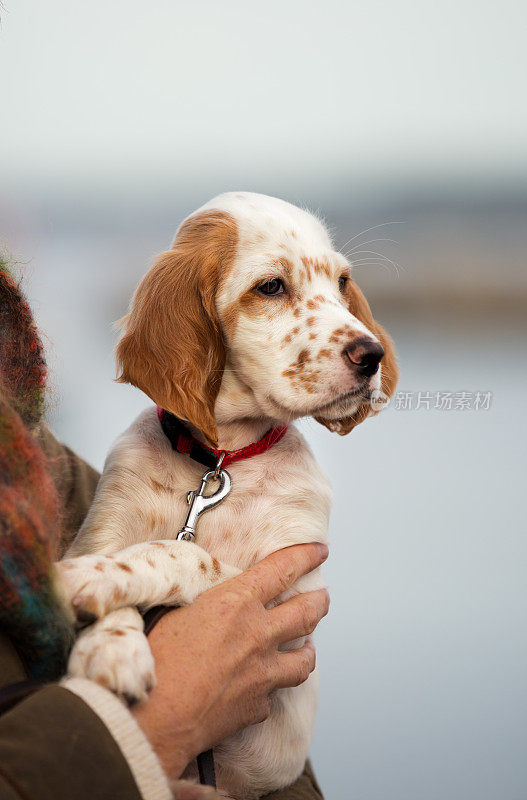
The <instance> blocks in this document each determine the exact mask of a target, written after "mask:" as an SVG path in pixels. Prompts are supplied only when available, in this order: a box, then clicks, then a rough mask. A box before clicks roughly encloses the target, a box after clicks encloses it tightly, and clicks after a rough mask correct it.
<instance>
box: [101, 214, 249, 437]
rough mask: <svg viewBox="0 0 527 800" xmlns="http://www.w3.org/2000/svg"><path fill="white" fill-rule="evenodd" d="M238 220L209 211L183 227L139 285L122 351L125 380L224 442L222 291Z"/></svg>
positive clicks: (119, 356) (119, 362) (120, 346)
mask: <svg viewBox="0 0 527 800" xmlns="http://www.w3.org/2000/svg"><path fill="white" fill-rule="evenodd" d="M236 241H237V229H236V222H235V220H234V218H233V217H231V215H230V214H227V213H225V212H222V211H204V212H201V213H200V214H196V215H194V216H192V217H190V218H189V219H187V220H186V221H185V222H184V223H183V225H182V226H181V227H180V229H179V231H178V233H177V234H176V238H175V240H174V242H173V245H172V249H171V250H168V251H167V252H166V253H162V254H161V255H160V256H159V257H158V259H157V261H156V262H155V264H154V266H153V267H152V268H151V269H150V271H149V272H148V273H147V274H146V275H145V277H144V278H143V280H142V281H141V283H140V284H139V286H138V288H137V290H136V292H135V294H134V297H133V299H132V302H131V305H130V310H129V313H128V314H127V316H126V317H125V318H124V320H123V328H124V332H123V335H122V337H121V339H120V341H119V343H118V345H117V351H116V355H117V367H118V377H117V380H118V381H120V382H121V383H131V384H133V385H134V386H137V387H138V388H139V389H141V390H142V391H143V392H145V394H147V395H148V396H149V397H151V398H152V400H153V401H154V402H155V403H157V405H159V406H161V407H162V408H165V409H166V410H167V411H171V412H172V413H173V414H175V415H176V416H177V417H179V418H181V419H184V420H186V421H188V422H191V423H192V424H193V425H195V426H196V427H197V428H198V429H199V430H200V431H201V432H202V433H203V435H204V436H205V437H206V439H207V441H208V442H209V443H210V444H212V445H213V446H215V447H216V446H217V444H218V441H217V440H218V431H217V427H216V422H215V419H214V404H215V401H216V397H217V395H218V391H219V388H220V384H221V380H222V376H223V369H224V366H225V355H226V353H225V345H224V340H223V334H222V331H221V327H220V322H219V319H218V315H217V312H216V306H215V297H216V289H217V287H218V283H219V280H220V277H221V274H223V275H224V274H225V273H226V271H227V270H228V268H229V265H230V264H231V263H232V261H233V259H234V255H235V250H236Z"/></svg>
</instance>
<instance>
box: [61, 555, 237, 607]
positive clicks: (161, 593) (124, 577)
mask: <svg viewBox="0 0 527 800" xmlns="http://www.w3.org/2000/svg"><path fill="white" fill-rule="evenodd" d="M239 573H240V570H239V569H237V568H236V567H231V566H230V565H229V564H224V563H222V562H220V561H218V559H217V558H214V556H211V555H210V553H207V552H206V551H205V550H203V549H202V548H201V547H198V546H197V545H195V544H193V543H192V542H184V541H174V540H169V539H165V540H160V541H154V542H142V543H141V544H134V545H131V546H130V547H127V548H125V549H124V550H121V551H120V552H118V553H116V554H114V555H87V556H78V557H76V558H66V559H64V560H63V561H59V562H58V563H56V564H55V574H56V577H57V578H58V581H57V583H58V585H59V591H60V593H61V595H62V597H63V599H64V601H65V603H66V606H67V608H69V609H72V610H73V613H74V615H75V616H76V617H77V619H78V620H79V621H81V622H89V621H93V620H94V618H97V617H102V616H104V615H105V614H108V612H109V611H112V610H114V609H117V608H123V607H125V606H137V607H138V608H140V609H141V610H142V611H146V610H147V609H148V608H151V607H152V606H155V605H159V604H161V603H163V604H165V605H188V604H189V603H192V601H193V600H194V599H195V598H196V597H197V596H198V595H199V594H201V593H202V592H204V591H206V589H209V588H210V587H211V586H214V585H215V584H217V583H221V582H222V581H224V580H227V578H231V577H233V576H234V575H238V574H239Z"/></svg>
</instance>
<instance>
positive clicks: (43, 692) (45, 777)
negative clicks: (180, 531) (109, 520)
mask: <svg viewBox="0 0 527 800" xmlns="http://www.w3.org/2000/svg"><path fill="white" fill-rule="evenodd" d="M41 444H42V445H43V448H44V450H45V452H46V454H47V456H48V458H49V465H50V470H51V473H52V475H53V478H54V480H55V483H56V485H57V488H58V491H59V494H60V497H61V499H62V503H63V526H62V527H63V536H62V539H61V541H60V542H59V543H57V558H60V557H61V556H62V555H63V553H64V552H65V551H66V549H67V548H68V546H69V544H70V543H71V541H72V540H73V538H74V536H75V534H76V532H77V530H78V529H79V527H80V525H81V523H82V521H83V519H84V516H85V515H86V512H87V510H88V507H89V505H90V503H91V501H92V498H93V495H94V492H95V487H96V486H97V481H98V479H99V475H98V473H97V472H96V471H95V470H94V469H93V468H92V467H90V466H89V465H88V464H86V463H85V462H84V461H82V460H81V459H80V458H79V457H78V456H76V455H75V454H74V453H73V452H72V451H71V450H70V449H69V448H67V447H65V446H63V445H61V444H60V443H59V442H57V440H56V439H55V438H54V437H53V436H52V435H51V434H50V433H49V432H48V431H43V433H42V436H41ZM26 678H27V673H26V670H25V667H24V664H23V663H22V661H21V659H20V658H19V656H18V654H17V652H16V650H15V648H14V647H13V645H12V644H11V642H10V641H9V640H8V639H7V638H6V637H4V636H2V634H1V633H0V689H1V688H2V687H5V686H9V685H10V684H13V683H16V682H19V681H24V680H25V679H26ZM141 797H142V795H141V793H140V791H139V789H138V786H137V784H136V782H135V780H134V777H133V775H132V772H131V770H130V766H129V763H128V761H127V760H126V759H125V757H124V755H123V753H122V752H121V750H120V748H119V746H118V745H117V743H116V741H115V740H114V738H113V737H112V735H111V734H110V732H109V730H108V729H107V728H106V726H105V725H104V723H103V722H102V720H101V719H100V718H99V716H98V715H97V714H96V713H95V712H94V711H93V710H92V709H91V707H90V706H89V705H87V703H85V702H84V701H83V700H82V699H81V698H80V697H79V696H77V695H76V694H74V693H73V692H72V691H69V690H68V689H66V688H64V687H62V686H60V685H58V684H51V685H49V686H46V687H45V688H42V689H39V690H38V691H37V692H35V693H34V694H32V695H31V696H29V697H27V698H26V699H25V700H23V701H22V702H20V703H19V704H18V705H16V706H15V707H14V708H12V709H11V710H10V711H7V712H5V713H4V714H2V715H1V716H0V800H70V799H73V800H94V799H95V800H141ZM267 797H268V798H269V800H271V798H272V800H322V794H321V792H320V789H319V787H318V785H317V782H316V780H315V777H314V776H313V773H312V771H311V768H310V765H309V763H308V764H306V768H305V771H304V773H303V774H302V775H301V776H300V778H299V779H298V780H297V781H296V783H295V784H294V785H293V786H290V787H289V788H287V789H283V790H281V791H278V792H273V793H271V794H270V795H267Z"/></svg>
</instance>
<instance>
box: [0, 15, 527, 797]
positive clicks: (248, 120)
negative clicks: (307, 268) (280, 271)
mask: <svg viewBox="0 0 527 800" xmlns="http://www.w3.org/2000/svg"><path fill="white" fill-rule="evenodd" d="M3 5H4V8H3V12H2V22H1V28H0V74H1V75H2V124H1V142H2V146H1V148H0V176H1V179H0V237H1V240H2V243H3V245H4V247H5V249H6V250H7V251H8V252H10V253H11V254H12V256H13V257H14V258H15V259H16V260H17V261H18V262H19V264H18V269H19V272H20V274H21V275H22V276H23V280H24V285H25V289H26V292H27V293H28V295H29V298H30V300H31V303H32V306H33V308H34V310H35V313H36V317H37V321H38V323H39V325H40V327H41V329H42V331H43V332H44V334H45V341H46V346H47V352H48V359H49V364H50V370H51V377H50V384H51V395H50V407H49V417H50V421H51V424H52V425H53V427H54V428H55V430H56V431H57V432H58V434H59V435H60V436H61V437H62V438H63V440H64V441H66V442H67V443H68V444H70V445H71V446H73V447H74V448H76V449H77V450H78V451H79V452H80V453H81V454H82V455H84V456H85V457H86V458H88V459H89V460H90V461H91V462H92V463H93V464H94V465H96V466H97V467H99V468H101V467H102V464H103V460H104V456H105V453H106V451H107V449H108V447H109V445H110V443H111V441H112V439H113V438H114V437H115V436H116V435H117V434H118V433H119V432H120V431H121V430H122V429H123V428H124V427H126V426H127V425H128V424H129V422H130V421H131V420H132V418H133V417H134V416H135V415H136V414H137V412H138V411H139V410H140V409H142V408H143V407H145V406H146V405H147V404H148V402H149V401H148V400H147V399H146V398H145V397H144V396H143V395H142V394H141V393H140V392H139V391H138V390H135V389H131V388H129V387H125V386H121V385H118V384H115V383H113V382H112V378H113V376H114V365H113V354H112V349H113V346H114V344H115V338H116V336H115V332H114V331H113V329H112V322H113V321H114V320H116V319H118V318H119V317H120V316H122V314H123V313H124V312H125V310H126V307H127V303H128V300H129V297H130V294H131V292H132V290H133V288H134V286H135V284H136V283H137V281H138V280H139V278H140V277H141V276H142V275H143V273H144V272H145V270H146V268H147V266H148V264H149V259H150V258H151V256H152V255H153V254H155V253H156V252H159V251H161V250H163V249H165V248H166V246H167V245H168V244H169V242H170V240H171V237H172V235H173V232H174V230H175V228H176V227H177V225H178V224H179V222H180V221H181V219H182V218H183V217H184V216H185V215H186V214H187V213H189V212H190V211H192V210H193V209H194V208H196V207H197V206H199V205H201V204H202V203H203V202H205V201H206V200H207V199H209V198H210V197H212V196H213V195H215V194H217V193H219V192H222V191H226V190H232V189H244V190H251V191H257V192H264V193H267V194H272V195H278V196H280V197H282V198H284V199H286V200H289V201H292V202H294V203H297V204H301V205H305V206H307V207H308V208H310V209H312V210H314V211H316V212H317V213H319V214H321V215H322V216H323V217H324V218H325V219H326V220H327V222H328V223H329V225H330V226H331V228H332V230H333V231H334V239H335V242H336V244H337V246H338V247H341V248H342V249H343V251H344V252H346V253H348V254H349V256H350V258H351V259H352V260H353V261H354V262H355V264H356V267H355V277H356V279H357V281H358V283H359V284H360V285H361V287H362V288H363V289H364V290H365V291H366V294H367V296H368V298H369V300H370V301H371V305H372V307H373V310H374V313H375V316H376V317H377V318H378V319H379V320H380V321H381V322H382V323H383V324H384V325H385V326H386V327H387V328H388V330H389V331H390V332H391V333H392V335H393V337H394V338H395V342H396V344H397V348H398V351H399V356H400V364H401V379H400V384H399V394H398V395H397V397H396V398H395V399H394V401H393V402H392V404H391V406H390V407H389V408H388V409H386V410H385V411H384V412H383V413H382V414H381V416H380V417H379V418H377V419H375V420H371V421H368V422H367V423H366V424H364V425H362V426H361V427H360V428H358V429H357V430H356V431H354V432H353V433H352V434H351V435H350V436H349V437H347V438H344V439H340V438H339V437H335V436H333V435H331V434H330V433H329V432H328V431H326V430H325V429H322V428H321V427H320V426H318V425H317V424H316V423H314V422H306V423H302V427H303V428H304V430H305V432H306V435H307V436H308V439H309V441H310V443H311V445H312V446H313V448H314V450H315V452H316V455H317V457H318V459H319V461H320V462H321V464H322V466H323V468H324V469H325V471H326V472H327V473H328V475H329V477H330V479H331V481H332V483H333V486H334V489H335V506H334V513H333V517H332V525H331V538H332V553H331V557H330V560H329V562H328V565H327V568H326V575H327V579H328V582H329V585H330V589H331V594H332V609H331V614H330V616H329V618H328V619H327V620H325V621H324V623H323V624H322V625H321V626H320V631H319V634H318V650H319V652H318V661H319V665H320V670H321V696H320V710H319V715H318V721H317V728H316V733H315V739H314V743H313V750H312V757H313V761H314V766H315V769H316V771H317V773H318V776H319V779H320V782H321V784H322V786H323V788H324V791H325V795H326V798H327V800H344V799H346V800H347V798H350V800H387V798H390V800H423V798H426V800H496V798H500V800H520V798H521V799H522V800H523V798H525V796H526V795H527V761H526V759H525V732H526V731H525V729H526V712H527V708H526V706H527V702H526V692H525V689H526V686H525V675H526V671H527V643H526V638H525V622H526V605H527V603H526V595H525V572H526V566H527V546H526V542H525V503H524V495H525V488H524V487H525V481H524V477H525V476H524V462H525V421H524V419H523V418H522V416H521V415H522V414H523V413H524V403H525V400H524V398H525V394H526V391H527V377H526V373H525V369H524V365H525V345H526V340H527V325H526V317H525V311H524V309H525V301H526V298H527V270H526V260H527V259H526V255H527V104H526V98H525V86H526V80H525V79H526V67H527V58H526V56H525V41H524V32H525V29H526V25H527V12H526V6H525V4H524V3H521V2H514V0H502V2H501V3H499V4H497V3H494V2H492V3H491V2H487V0H456V1H455V2H454V0H445V2H442V3H437V2H432V1H431V0H421V2H417V0H396V2H386V0H384V1H383V0H371V1H370V2H368V3H354V2H351V3H350V2H338V1H337V0H326V2H325V3H323V4H319V3H315V2H310V1H309V0H303V2H297V0H281V1H280V2H278V0H268V1H267V2H266V3H252V2H247V0H246V1H245V2H241V0H222V2H221V3H218V2H213V0H194V2H190V1H189V0H180V1H179V2H175V1H174V0H153V1H152V2H150V3H143V2H138V0H127V1H126V2H124V0H108V2H106V3H101V4H87V3H81V2H79V1H78V0H73V2H72V0H47V2H45V3H42V2H37V0H18V2H16V3H15V2H11V0H4V4H3ZM438 393H440V395H439V396H438ZM478 393H479V394H478ZM445 396H447V399H446V400H445V399H444V398H445ZM448 397H450V401H449V400H448ZM478 398H479V399H478Z"/></svg>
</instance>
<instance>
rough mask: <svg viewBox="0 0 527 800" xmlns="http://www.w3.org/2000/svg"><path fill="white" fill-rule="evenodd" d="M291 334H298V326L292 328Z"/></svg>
mask: <svg viewBox="0 0 527 800" xmlns="http://www.w3.org/2000/svg"><path fill="white" fill-rule="evenodd" d="M291 333H292V334H293V336H297V334H299V333H300V328H299V327H298V326H296V327H294V328H293V330H292V331H291Z"/></svg>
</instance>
